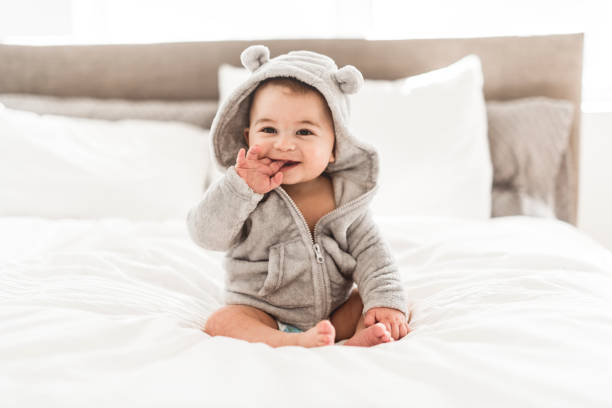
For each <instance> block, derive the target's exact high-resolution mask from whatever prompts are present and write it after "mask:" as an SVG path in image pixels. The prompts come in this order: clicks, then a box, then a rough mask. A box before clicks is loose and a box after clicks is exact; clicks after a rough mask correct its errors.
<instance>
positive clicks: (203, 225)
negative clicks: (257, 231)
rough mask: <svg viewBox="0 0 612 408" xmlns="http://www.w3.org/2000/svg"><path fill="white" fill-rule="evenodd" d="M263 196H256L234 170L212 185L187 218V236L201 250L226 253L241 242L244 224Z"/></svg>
mask: <svg viewBox="0 0 612 408" xmlns="http://www.w3.org/2000/svg"><path fill="white" fill-rule="evenodd" d="M262 198H263V194H258V193H255V192H254V191H253V190H251V189H250V188H249V186H248V185H247V183H246V182H245V181H244V180H243V179H242V178H240V176H239V175H238V174H237V173H236V169H235V168H234V166H230V167H228V168H227V170H226V172H225V175H224V176H223V177H221V178H220V179H218V180H217V181H216V182H215V183H214V184H212V185H211V186H210V187H209V188H208V189H207V190H206V192H205V193H204V198H203V199H202V200H201V201H200V202H199V203H198V204H197V205H196V206H195V207H193V208H192V209H191V210H189V212H188V214H187V227H188V230H189V235H190V236H191V238H192V239H193V240H194V242H195V243H197V244H198V245H200V246H201V247H203V248H206V249H211V250H215V251H226V250H228V249H230V248H231V247H232V246H234V245H235V244H236V243H237V242H238V241H239V239H240V236H241V231H242V227H243V225H244V222H245V221H246V219H247V218H248V217H249V215H250V214H251V213H252V212H253V210H254V209H255V207H257V204H258V203H259V201H261V199H262Z"/></svg>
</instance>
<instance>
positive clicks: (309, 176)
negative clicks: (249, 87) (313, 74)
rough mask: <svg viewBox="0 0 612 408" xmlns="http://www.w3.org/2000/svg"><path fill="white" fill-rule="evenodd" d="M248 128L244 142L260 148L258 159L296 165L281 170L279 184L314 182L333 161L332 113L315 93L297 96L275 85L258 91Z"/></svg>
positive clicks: (245, 130)
mask: <svg viewBox="0 0 612 408" xmlns="http://www.w3.org/2000/svg"><path fill="white" fill-rule="evenodd" d="M249 126H250V127H248V128H245V129H244V136H245V139H246V142H247V144H248V145H249V147H250V146H253V145H255V144H257V145H259V146H260V147H261V156H260V158H263V157H268V158H270V159H272V160H291V161H293V162H298V163H297V164H294V165H289V164H287V165H285V166H283V167H282V168H281V170H280V171H281V172H283V182H282V184H297V183H303V182H306V181H310V180H313V179H315V178H317V177H318V176H319V175H321V173H323V171H324V170H325V168H326V167H327V165H328V163H331V162H333V161H334V160H335V158H334V155H333V147H334V127H333V121H332V117H331V113H330V112H329V110H328V107H327V103H326V102H325V100H324V99H323V97H322V96H321V95H319V94H317V93H316V92H308V93H306V94H301V93H296V92H294V91H292V90H291V89H289V88H287V87H285V86H282V85H278V84H267V85H265V86H263V87H261V88H259V89H258V90H257V92H256V93H255V95H254V97H253V103H252V105H251V123H250V125H249Z"/></svg>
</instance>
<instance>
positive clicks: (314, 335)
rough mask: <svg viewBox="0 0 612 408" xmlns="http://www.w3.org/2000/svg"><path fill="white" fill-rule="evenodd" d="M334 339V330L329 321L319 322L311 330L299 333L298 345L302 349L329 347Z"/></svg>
mask: <svg viewBox="0 0 612 408" xmlns="http://www.w3.org/2000/svg"><path fill="white" fill-rule="evenodd" d="M335 338H336V329H335V327H334V326H333V325H332V324H331V322H330V321H329V320H321V321H320V322H319V323H317V325H316V326H315V327H313V328H312V329H309V330H306V331H305V332H304V333H300V337H299V340H298V342H299V345H300V346H302V347H320V346H331V345H332V344H334V339H335Z"/></svg>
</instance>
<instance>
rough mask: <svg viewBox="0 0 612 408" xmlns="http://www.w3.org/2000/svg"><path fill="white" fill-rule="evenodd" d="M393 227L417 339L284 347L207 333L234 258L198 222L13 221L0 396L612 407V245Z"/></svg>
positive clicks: (120, 401)
mask: <svg viewBox="0 0 612 408" xmlns="http://www.w3.org/2000/svg"><path fill="white" fill-rule="evenodd" d="M377 220H378V221H379V225H380V227H381V230H382V231H383V233H384V235H385V236H386V237H387V239H388V242H389V243H390V245H391V247H392V249H393V251H394V253H395V255H396V259H397V262H398V264H399V265H400V268H401V271H402V276H403V282H404V284H405V288H406V291H407V293H408V296H409V298H410V300H411V302H412V303H413V319H412V321H411V324H410V325H411V329H412V332H411V333H410V334H409V335H408V336H406V337H405V338H404V339H402V340H400V341H398V342H394V343H388V344H382V345H379V346H376V347H372V348H355V347H346V346H340V345H337V346H332V347H323V348H316V349H303V348H299V347H282V348H277V349H274V348H271V347H269V346H267V345H265V344H263V343H248V342H245V341H242V340H237V339H231V338H227V337H214V338H212V337H210V336H208V335H207V334H205V333H204V332H202V331H201V330H200V328H201V327H203V325H204V323H205V321H206V318H207V316H208V315H209V314H210V313H211V312H212V311H213V310H215V309H216V308H217V307H219V306H220V304H221V288H222V285H223V273H222V269H221V266H220V265H221V263H220V262H221V259H222V257H223V254H222V253H217V252H209V251H206V250H203V249H201V248H200V247H198V246H196V245H195V244H194V243H192V242H191V241H190V239H189V237H188V234H187V231H186V229H185V224H184V222H183V221H182V220H177V221H176V222H174V221H166V222H160V223H154V222H134V221H128V220H124V219H106V220H98V221H83V220H67V219H64V220H44V219H38V218H8V217H5V218H0V395H1V396H2V397H1V399H2V402H1V405H2V407H5V408H8V407H39V406H41V407H42V406H44V407H84V406H87V407H103V406H106V407H110V406H112V407H124V406H125V407H131V408H134V407H169V406H172V407H203V406H207V407H224V406H228V407H229V406H232V407H233V406H262V407H270V406H299V407H302V406H304V407H306V406H308V407H316V406H330V405H331V403H332V402H333V405H334V406H351V407H362V406H363V407H377V406H381V407H389V406H418V407H431V406H440V407H447V406H462V407H473V406H496V407H499V406H512V407H515V406H521V407H525V406H555V407H586V406H588V407H604V406H607V407H609V406H611V405H612V393H611V392H610V386H611V385H612V253H610V252H609V251H607V250H605V249H604V248H603V247H601V246H600V245H599V244H597V243H596V242H595V241H593V240H591V239H590V238H589V237H587V236H586V235H584V234H583V233H581V232H579V231H578V230H577V229H575V228H574V227H572V226H570V225H568V224H565V223H563V222H560V221H556V220H546V219H535V218H529V217H506V218H495V219H492V220H488V221H461V220H453V219H443V218H424V217H419V218H402V219H399V218H398V219H385V218H381V217H379V218H377Z"/></svg>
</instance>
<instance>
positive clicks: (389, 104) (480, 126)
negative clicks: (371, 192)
mask: <svg viewBox="0 0 612 408" xmlns="http://www.w3.org/2000/svg"><path fill="white" fill-rule="evenodd" d="M482 87H483V75H482V68H481V64H480V59H479V58H478V57H477V56H476V55H468V56H466V57H464V58H462V59H460V60H459V61H457V62H455V63H453V64H451V65H449V66H447V67H444V68H440V69H437V70H434V71H430V72H427V73H424V74H420V75H416V76H412V77H407V78H403V79H400V80H395V81H382V80H366V81H365V84H364V87H363V89H362V90H361V91H360V92H358V93H357V94H355V95H350V96H349V98H350V101H351V122H350V123H351V129H352V130H353V131H354V133H355V135H356V136H357V137H358V138H360V139H363V140H366V141H368V142H369V143H371V144H372V145H374V146H375V147H376V148H377V149H378V152H379V156H380V174H379V179H378V182H379V184H380V189H379V191H378V193H377V194H376V195H375V198H374V200H373V202H372V210H373V212H374V213H376V214H379V215H391V216H393V215H433V216H447V217H458V218H467V219H488V218H490V217H491V197H492V195H491V190H492V183H493V166H492V163H491V154H490V152H489V140H488V137H487V112H486V105H485V100H484V95H483V91H482Z"/></svg>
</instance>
